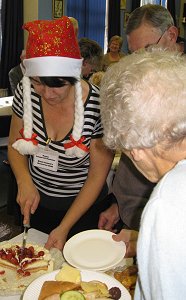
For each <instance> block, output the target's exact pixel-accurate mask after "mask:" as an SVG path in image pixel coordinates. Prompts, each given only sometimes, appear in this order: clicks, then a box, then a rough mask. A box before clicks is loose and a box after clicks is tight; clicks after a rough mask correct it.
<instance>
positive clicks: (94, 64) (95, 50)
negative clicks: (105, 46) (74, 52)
mask: <svg viewBox="0 0 186 300" xmlns="http://www.w3.org/2000/svg"><path fill="white" fill-rule="evenodd" d="M78 43H79V48H80V52H81V56H82V57H83V64H82V77H83V78H84V79H86V80H89V78H90V76H91V75H92V74H93V73H95V72H97V71H100V70H101V69H102V59H103V50H102V48H101V46H100V45H99V44H98V43H97V42H96V41H94V40H91V39H88V38H86V37H84V38H81V39H80V40H79V42H78Z"/></svg>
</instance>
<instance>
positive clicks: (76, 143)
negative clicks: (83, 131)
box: [64, 135, 89, 152]
mask: <svg viewBox="0 0 186 300" xmlns="http://www.w3.org/2000/svg"><path fill="white" fill-rule="evenodd" d="M70 140H71V142H68V143H66V144H64V148H65V149H68V148H72V147H74V146H76V147H78V148H80V149H81V150H83V151H85V152H89V148H88V147H87V146H86V145H84V144H83V142H84V140H85V137H84V136H82V137H81V138H80V139H79V140H78V141H75V140H74V139H73V136H72V135H70Z"/></svg>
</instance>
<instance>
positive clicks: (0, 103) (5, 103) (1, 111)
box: [0, 96, 13, 116]
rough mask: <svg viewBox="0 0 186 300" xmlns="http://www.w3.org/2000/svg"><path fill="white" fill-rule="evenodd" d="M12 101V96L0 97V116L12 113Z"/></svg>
mask: <svg viewBox="0 0 186 300" xmlns="http://www.w3.org/2000/svg"><path fill="white" fill-rule="evenodd" d="M12 101H13V96H9V97H1V98H0V116H11V115H12Z"/></svg>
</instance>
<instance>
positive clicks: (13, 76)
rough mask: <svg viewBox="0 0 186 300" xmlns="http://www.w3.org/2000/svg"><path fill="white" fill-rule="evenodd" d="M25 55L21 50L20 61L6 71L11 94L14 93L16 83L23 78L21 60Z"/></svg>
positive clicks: (23, 69)
mask: <svg viewBox="0 0 186 300" xmlns="http://www.w3.org/2000/svg"><path fill="white" fill-rule="evenodd" d="M25 55H26V51H25V50H22V52H21V55H20V59H21V63H20V64H19V65H17V66H15V67H14V68H12V69H11V70H10V71H9V73H8V77H9V82H10V87H11V91H12V95H14V93H15V90H16V87H17V84H18V83H19V82H20V81H21V79H22V78H23V74H24V71H25V68H24V65H23V60H24V59H25Z"/></svg>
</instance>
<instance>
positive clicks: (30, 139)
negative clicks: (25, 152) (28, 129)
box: [16, 128, 38, 146]
mask: <svg viewBox="0 0 186 300" xmlns="http://www.w3.org/2000/svg"><path fill="white" fill-rule="evenodd" d="M19 133H20V134H21V136H22V138H18V139H16V140H17V141H18V140H25V141H27V142H30V141H31V142H32V143H33V144H34V145H35V146H37V145H38V141H37V140H36V137H37V134H36V133H32V136H31V138H25V137H24V133H23V128H22V129H21V130H20V131H19Z"/></svg>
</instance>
